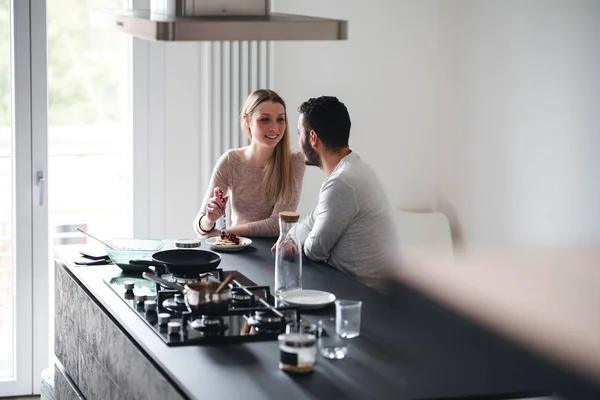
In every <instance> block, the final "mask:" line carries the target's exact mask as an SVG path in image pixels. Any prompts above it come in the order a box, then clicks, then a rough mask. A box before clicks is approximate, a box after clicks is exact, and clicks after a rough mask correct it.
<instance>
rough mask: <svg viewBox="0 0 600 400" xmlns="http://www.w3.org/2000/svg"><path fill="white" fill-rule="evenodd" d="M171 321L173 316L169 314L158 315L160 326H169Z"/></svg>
mask: <svg viewBox="0 0 600 400" xmlns="http://www.w3.org/2000/svg"><path fill="white" fill-rule="evenodd" d="M170 319H171V314H169V313H166V312H164V313H160V314H158V324H159V325H167V323H168V322H169V320H170Z"/></svg>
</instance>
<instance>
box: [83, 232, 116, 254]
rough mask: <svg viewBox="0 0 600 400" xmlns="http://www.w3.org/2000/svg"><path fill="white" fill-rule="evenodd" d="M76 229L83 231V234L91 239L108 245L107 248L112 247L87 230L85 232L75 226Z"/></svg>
mask: <svg viewBox="0 0 600 400" xmlns="http://www.w3.org/2000/svg"><path fill="white" fill-rule="evenodd" d="M77 230H78V231H79V232H81V233H83V234H84V235H86V236H89V237H91V238H92V239H94V240H95V241H97V242H100V243H102V244H103V245H104V246H105V247H108V248H109V249H112V247H111V246H110V245H109V244H106V243H104V242H103V241H102V240H100V239H98V238H97V237H95V236H93V235H90V234H89V233H87V232H86V231H84V230H83V229H79V228H77Z"/></svg>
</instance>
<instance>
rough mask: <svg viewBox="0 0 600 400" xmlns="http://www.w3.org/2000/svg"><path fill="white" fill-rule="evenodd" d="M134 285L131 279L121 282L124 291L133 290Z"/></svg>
mask: <svg viewBox="0 0 600 400" xmlns="http://www.w3.org/2000/svg"><path fill="white" fill-rule="evenodd" d="M134 286H135V283H134V282H133V281H125V282H123V287H124V288H125V291H126V292H131V291H132V290H133V287H134Z"/></svg>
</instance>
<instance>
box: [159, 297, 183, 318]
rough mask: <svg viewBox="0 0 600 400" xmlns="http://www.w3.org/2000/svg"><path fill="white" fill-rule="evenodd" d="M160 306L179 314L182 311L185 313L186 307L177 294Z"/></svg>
mask: <svg viewBox="0 0 600 400" xmlns="http://www.w3.org/2000/svg"><path fill="white" fill-rule="evenodd" d="M162 306H163V307H164V308H165V309H167V310H169V311H171V312H174V313H177V314H181V313H182V312H184V311H187V306H186V305H185V301H184V300H183V295H182V294H179V293H177V294H176V295H175V297H170V298H168V299H166V300H165V301H163V303H162Z"/></svg>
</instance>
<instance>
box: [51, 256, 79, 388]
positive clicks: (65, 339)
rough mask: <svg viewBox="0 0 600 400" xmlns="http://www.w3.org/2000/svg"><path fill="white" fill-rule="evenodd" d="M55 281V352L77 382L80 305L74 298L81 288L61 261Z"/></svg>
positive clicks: (56, 271)
mask: <svg viewBox="0 0 600 400" xmlns="http://www.w3.org/2000/svg"><path fill="white" fill-rule="evenodd" d="M55 282H56V284H55V286H54V298H55V302H54V331H55V332H54V353H55V355H56V357H57V358H58V359H59V360H60V362H61V364H62V365H63V366H64V368H65V369H66V370H67V373H68V374H69V375H70V376H71V377H72V379H73V380H74V381H75V384H77V377H78V369H77V365H78V358H79V356H78V351H79V350H78V346H79V345H78V339H77V335H78V332H79V329H78V320H79V307H77V306H76V303H75V302H74V301H73V298H75V297H76V296H75V293H77V292H81V289H80V288H79V287H78V286H77V284H76V283H75V281H74V280H73V279H72V278H71V277H70V276H69V274H68V273H67V272H66V271H65V269H64V268H63V267H62V265H60V264H59V263H56V269H55Z"/></svg>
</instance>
